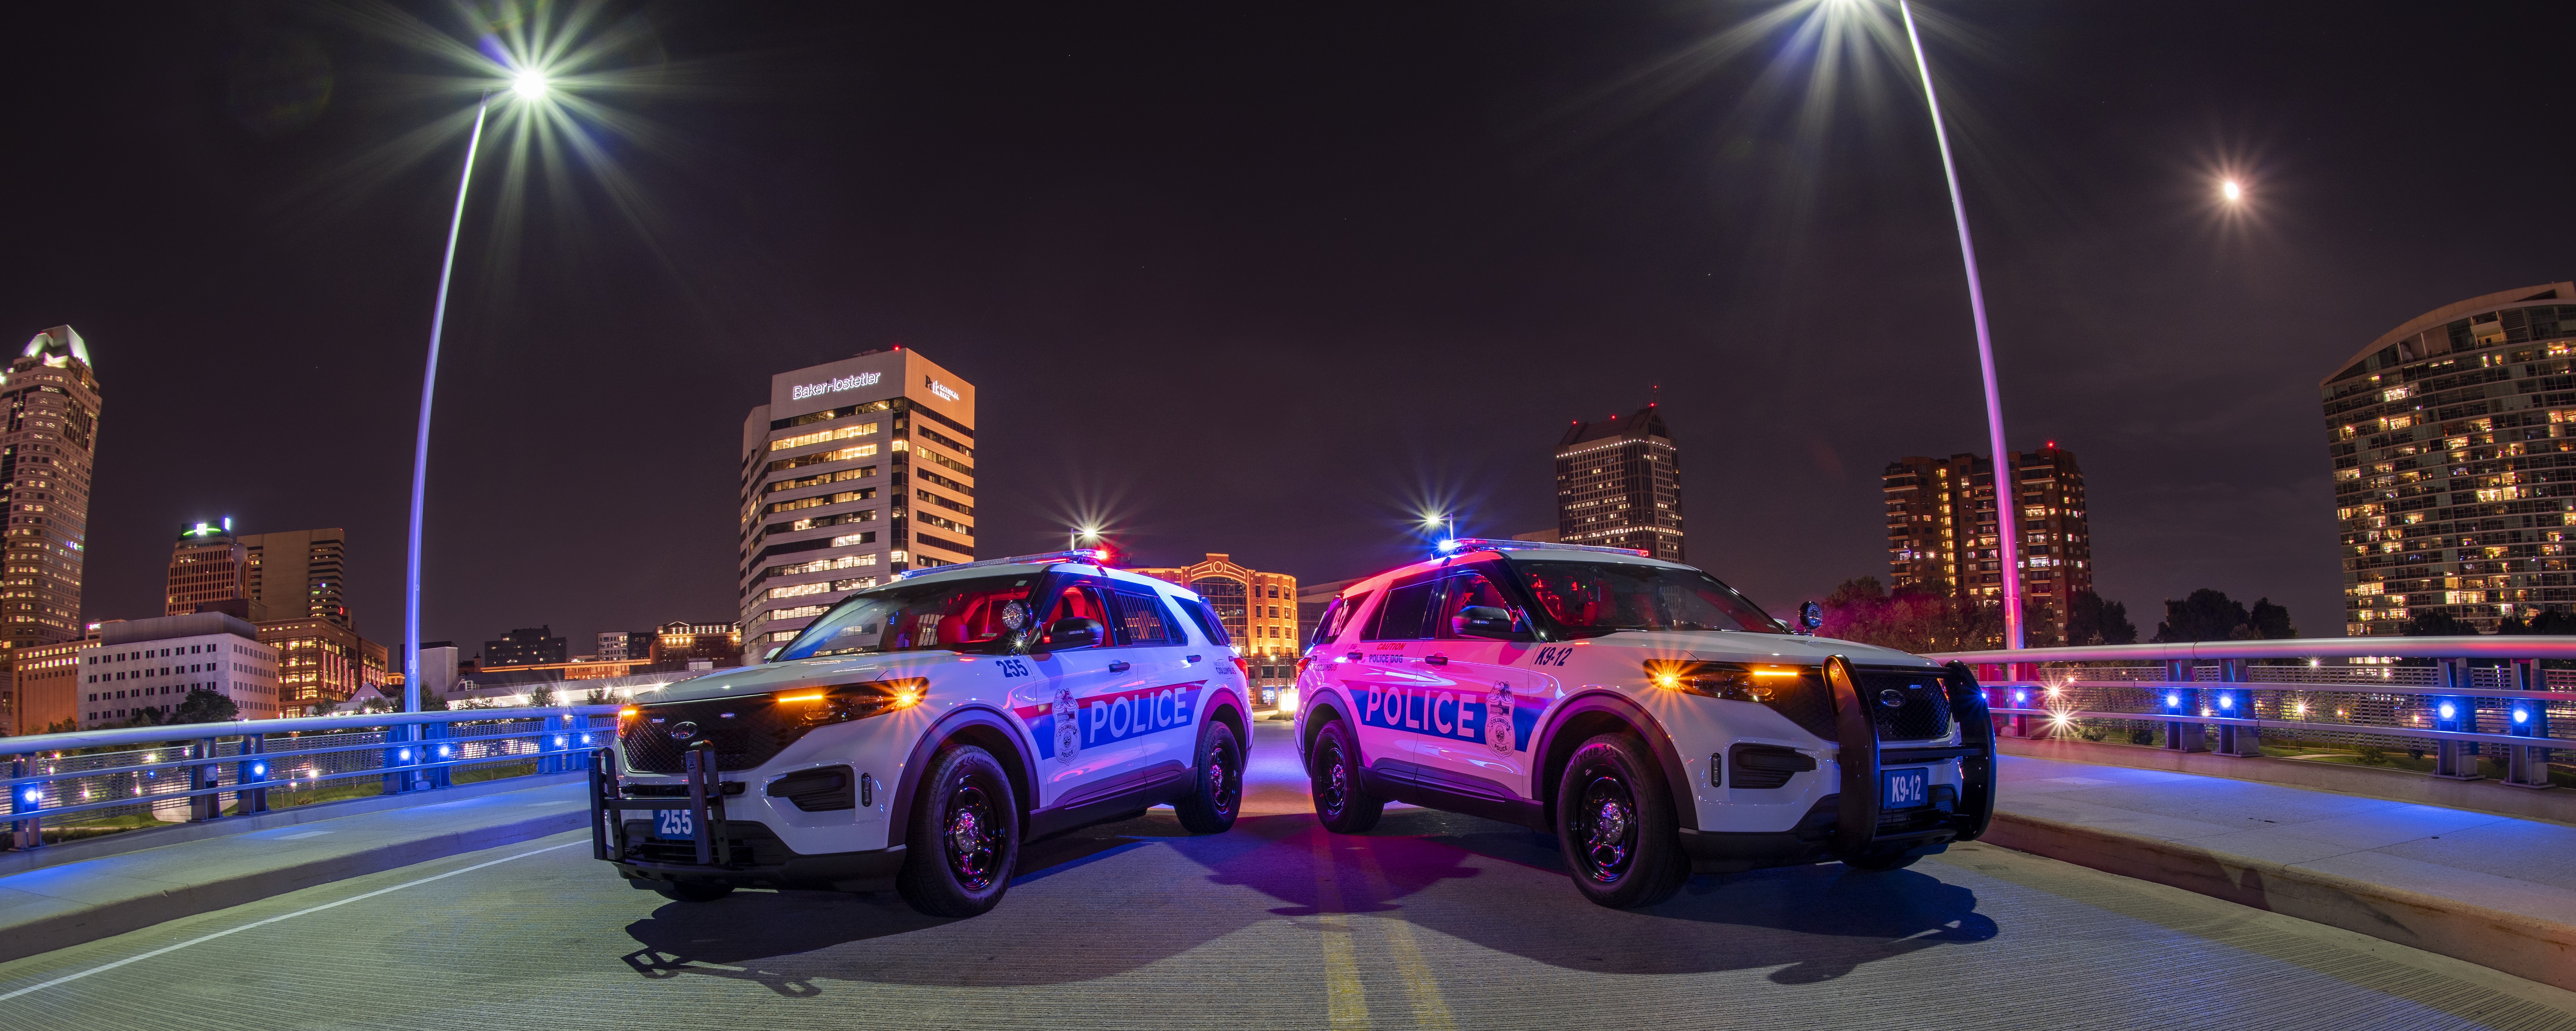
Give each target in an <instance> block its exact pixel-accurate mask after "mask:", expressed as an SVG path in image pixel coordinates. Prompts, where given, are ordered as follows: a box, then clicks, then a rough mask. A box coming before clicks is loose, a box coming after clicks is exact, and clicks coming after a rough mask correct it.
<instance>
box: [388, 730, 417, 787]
mask: <svg viewBox="0 0 2576 1031" xmlns="http://www.w3.org/2000/svg"><path fill="white" fill-rule="evenodd" d="M416 751H417V749H416V748H415V747H414V746H413V745H412V725H411V724H408V723H401V724H396V725H394V726H391V727H387V728H385V762H384V769H385V794H388V795H395V794H401V793H402V792H405V791H410V790H412V788H413V785H412V771H411V769H410V767H411V764H412V763H413V762H415V761H417V760H416V759H415V758H414V755H415V753H416Z"/></svg>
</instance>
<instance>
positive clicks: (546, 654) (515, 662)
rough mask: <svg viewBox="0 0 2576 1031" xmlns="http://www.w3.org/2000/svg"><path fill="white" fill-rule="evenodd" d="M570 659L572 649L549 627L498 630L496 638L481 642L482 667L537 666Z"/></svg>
mask: <svg viewBox="0 0 2576 1031" xmlns="http://www.w3.org/2000/svg"><path fill="white" fill-rule="evenodd" d="M570 661H572V649H571V646H570V645H569V644H567V643H566V642H565V641H564V639H563V638H560V637H557V636H555V631H554V628H553V627H550V626H540V627H522V628H519V629H517V630H512V631H510V632H509V633H506V634H502V635H501V639H500V640H498V641H485V642H483V668H484V669H491V668H492V667H494V666H541V665H547V664H550V663H563V662H570Z"/></svg>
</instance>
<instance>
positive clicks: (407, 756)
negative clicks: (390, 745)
mask: <svg viewBox="0 0 2576 1031" xmlns="http://www.w3.org/2000/svg"><path fill="white" fill-rule="evenodd" d="M398 758H400V759H401V760H402V761H404V762H410V761H411V749H408V748H406V749H403V750H402V753H401V754H400V756H398Z"/></svg>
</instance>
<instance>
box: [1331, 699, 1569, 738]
mask: <svg viewBox="0 0 2576 1031" xmlns="http://www.w3.org/2000/svg"><path fill="white" fill-rule="evenodd" d="M1351 693H1353V694H1355V695H1358V696H1360V697H1359V698H1357V699H1355V700H1356V701H1357V702H1358V703H1359V710H1360V712H1359V717H1360V722H1361V723H1362V724H1364V725H1367V726H1371V727H1382V728H1385V729H1387V730H1394V731H1401V732H1403V733H1407V734H1421V735H1425V736H1428V737H1436V738H1444V739H1448V740H1453V741H1481V742H1484V743H1485V744H1487V745H1488V746H1491V747H1493V748H1494V750H1495V751H1497V752H1502V751H1512V752H1527V751H1529V742H1530V737H1531V736H1532V735H1534V734H1536V733H1537V732H1538V720H1539V716H1540V715H1541V714H1543V713H1545V712H1546V711H1547V705H1548V699H1546V698H1543V697H1539V696H1537V695H1534V694H1518V693H1513V694H1511V695H1510V701H1509V703H1508V704H1509V705H1510V706H1511V716H1510V724H1509V727H1510V735H1509V736H1508V737H1505V736H1502V735H1499V734H1497V733H1495V730H1496V728H1495V727H1494V726H1493V725H1492V724H1493V710H1494V708H1495V704H1494V702H1493V701H1492V698H1493V695H1492V694H1489V693H1483V692H1475V691H1457V690H1444V689H1440V688H1402V687H1398V688H1389V689H1385V690H1380V689H1375V688H1361V687H1359V686H1358V685H1356V684H1354V685H1351Z"/></svg>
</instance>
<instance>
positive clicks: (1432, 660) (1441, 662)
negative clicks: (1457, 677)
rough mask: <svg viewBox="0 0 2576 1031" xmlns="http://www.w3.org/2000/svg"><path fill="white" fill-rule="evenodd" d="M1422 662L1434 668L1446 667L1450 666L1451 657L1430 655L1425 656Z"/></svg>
mask: <svg viewBox="0 0 2576 1031" xmlns="http://www.w3.org/2000/svg"><path fill="white" fill-rule="evenodd" d="M1422 661H1424V662H1426V663H1429V664H1431V665H1434V666H1446V665H1448V664H1449V657H1448V656H1446V655H1430V656H1425V657H1424V658H1423V660H1422Z"/></svg>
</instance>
